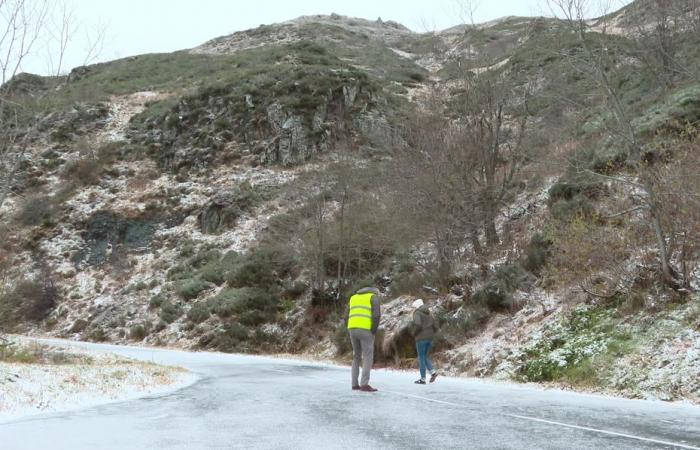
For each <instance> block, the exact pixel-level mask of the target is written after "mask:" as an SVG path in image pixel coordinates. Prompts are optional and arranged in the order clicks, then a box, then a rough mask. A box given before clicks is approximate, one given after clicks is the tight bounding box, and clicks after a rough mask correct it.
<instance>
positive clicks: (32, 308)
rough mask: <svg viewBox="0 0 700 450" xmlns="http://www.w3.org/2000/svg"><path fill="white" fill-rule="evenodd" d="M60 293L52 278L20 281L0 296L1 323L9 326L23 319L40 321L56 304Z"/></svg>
mask: <svg viewBox="0 0 700 450" xmlns="http://www.w3.org/2000/svg"><path fill="white" fill-rule="evenodd" d="M58 300H59V293H58V290H57V289H56V287H55V286H54V285H53V283H52V282H51V281H50V280H46V281H45V282H44V283H40V282H38V281H35V280H23V281H20V282H19V283H18V284H17V285H16V286H15V287H14V289H12V290H11V291H9V292H7V293H5V294H4V295H3V296H2V297H0V325H3V326H5V327H8V328H12V327H14V326H16V325H17V324H18V323H19V322H22V321H32V322H38V321H40V320H42V319H44V318H45V317H46V316H47V315H48V313H49V312H50V311H51V310H52V309H53V308H54V307H55V306H56V303H57V302H58Z"/></svg>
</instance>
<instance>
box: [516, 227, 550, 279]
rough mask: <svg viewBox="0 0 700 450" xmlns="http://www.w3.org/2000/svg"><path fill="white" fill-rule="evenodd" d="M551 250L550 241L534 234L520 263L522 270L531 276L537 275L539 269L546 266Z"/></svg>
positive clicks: (538, 234)
mask: <svg viewBox="0 0 700 450" xmlns="http://www.w3.org/2000/svg"><path fill="white" fill-rule="evenodd" d="M551 249H552V241H551V240H549V239H547V238H545V237H544V236H543V235H542V234H540V233H535V235H533V236H532V238H531V239H530V243H529V244H528V245H527V248H526V249H525V255H524V256H523V259H522V261H521V264H522V266H523V268H524V269H525V270H527V271H528V272H530V273H533V274H537V273H539V271H540V269H542V268H543V267H544V266H545V264H547V258H548V257H549V255H550V253H551Z"/></svg>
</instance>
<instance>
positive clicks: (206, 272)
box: [199, 261, 225, 286]
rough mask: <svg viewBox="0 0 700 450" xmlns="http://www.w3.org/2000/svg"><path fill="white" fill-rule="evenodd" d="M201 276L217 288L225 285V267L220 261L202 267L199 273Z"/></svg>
mask: <svg viewBox="0 0 700 450" xmlns="http://www.w3.org/2000/svg"><path fill="white" fill-rule="evenodd" d="M199 276H200V277H201V278H202V279H203V280H205V281H208V282H210V283H214V284H216V285H217V286H219V285H221V284H223V283H224V281H225V278H224V267H223V265H222V264H221V262H220V261H212V262H210V263H208V264H207V265H205V266H204V267H202V270H201V271H200V272H199Z"/></svg>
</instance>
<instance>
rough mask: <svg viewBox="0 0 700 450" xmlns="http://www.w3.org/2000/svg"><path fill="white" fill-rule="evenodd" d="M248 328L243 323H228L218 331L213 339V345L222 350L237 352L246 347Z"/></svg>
mask: <svg viewBox="0 0 700 450" xmlns="http://www.w3.org/2000/svg"><path fill="white" fill-rule="evenodd" d="M248 335H249V333H248V329H247V328H246V327H244V326H243V325H241V324H239V323H236V322H233V323H230V324H227V325H226V326H225V327H224V329H223V330H222V331H221V332H219V333H217V334H216V336H214V338H213V339H212V341H211V345H212V346H213V347H215V348H217V349H219V350H220V351H222V352H229V353H232V352H237V351H242V350H244V349H245V342H246V341H247V340H248Z"/></svg>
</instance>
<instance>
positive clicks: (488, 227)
mask: <svg viewBox="0 0 700 450" xmlns="http://www.w3.org/2000/svg"><path fill="white" fill-rule="evenodd" d="M493 203H494V202H493V199H491V198H490V196H488V197H487V198H486V205H485V206H486V207H485V208H484V212H485V217H484V233H485V234H486V245H488V246H489V247H490V246H493V245H498V244H499V242H500V240H499V239H498V231H496V207H495V205H494V204H493Z"/></svg>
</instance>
